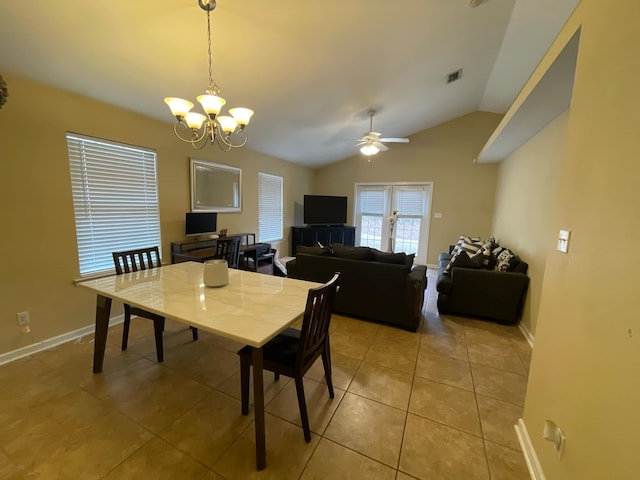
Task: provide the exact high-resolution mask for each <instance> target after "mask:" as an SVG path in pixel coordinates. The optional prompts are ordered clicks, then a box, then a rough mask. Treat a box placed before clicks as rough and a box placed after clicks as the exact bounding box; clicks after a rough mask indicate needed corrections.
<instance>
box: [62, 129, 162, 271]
mask: <svg viewBox="0 0 640 480" xmlns="http://www.w3.org/2000/svg"><path fill="white" fill-rule="evenodd" d="M67 149H68V153H69V168H70V172H71V189H72V194H73V208H74V214H75V221H76V239H77V242H78V260H79V264H80V275H81V276H83V275H88V274H92V273H97V272H102V271H106V270H112V269H113V268H114V267H113V257H112V256H111V253H112V252H116V251H120V250H131V249H135V248H144V247H150V246H154V245H157V246H158V247H160V244H161V241H160V210H159V206H158V182H157V172H156V153H155V151H153V150H149V149H145V148H141V147H135V146H130V145H124V144H119V143H115V142H110V141H107V140H100V139H97V138H91V137H85V136H81V135H77V134H70V133H68V134H67Z"/></svg>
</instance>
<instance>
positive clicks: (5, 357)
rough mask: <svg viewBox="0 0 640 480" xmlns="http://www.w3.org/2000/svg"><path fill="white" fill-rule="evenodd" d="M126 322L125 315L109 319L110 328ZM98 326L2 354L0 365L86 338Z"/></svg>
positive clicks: (83, 328)
mask: <svg viewBox="0 0 640 480" xmlns="http://www.w3.org/2000/svg"><path fill="white" fill-rule="evenodd" d="M123 321H124V315H122V314H121V315H118V316H116V317H113V318H110V319H109V326H110V327H111V326H113V325H117V324H119V323H122V322H123ZM95 329H96V326H95V324H93V325H87V326H86V327H82V328H79V329H77V330H73V331H71V332H67V333H63V334H62V335H58V336H57V337H53V338H48V339H46V340H43V341H41V342H38V343H33V344H31V345H27V346H26V347H22V348H19V349H17V350H12V351H11V352H7V353H2V354H0V365H4V364H5V363H9V362H14V361H16V360H19V359H21V358H24V357H28V356H29V355H33V354H34V353H38V352H42V351H43V350H48V349H50V348H53V347H57V346H58V345H62V344H63V343H67V342H70V341H71V340H75V339H76V338H81V337H84V336H85V335H88V334H90V333H93V332H95Z"/></svg>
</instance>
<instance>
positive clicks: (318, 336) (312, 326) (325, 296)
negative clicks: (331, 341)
mask: <svg viewBox="0 0 640 480" xmlns="http://www.w3.org/2000/svg"><path fill="white" fill-rule="evenodd" d="M339 278H340V273H336V274H335V275H334V276H333V278H331V280H329V281H328V282H327V283H325V284H324V285H322V286H320V287H317V288H312V289H310V290H309V294H308V295H307V306H306V308H305V310H304V319H303V320H302V328H301V330H300V344H299V350H298V354H297V359H296V362H298V366H303V365H304V364H305V363H307V362H309V361H311V362H313V361H314V360H315V358H317V356H318V352H319V351H321V349H322V348H323V347H324V344H325V342H326V341H327V336H328V335H329V322H330V321H331V312H332V310H333V299H334V298H335V296H336V292H337V291H338V279H339Z"/></svg>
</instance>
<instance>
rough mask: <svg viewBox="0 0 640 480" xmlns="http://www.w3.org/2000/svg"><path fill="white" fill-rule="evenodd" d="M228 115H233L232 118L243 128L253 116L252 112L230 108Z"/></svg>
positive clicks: (239, 108)
mask: <svg viewBox="0 0 640 480" xmlns="http://www.w3.org/2000/svg"><path fill="white" fill-rule="evenodd" d="M229 113H230V114H231V115H233V118H235V120H236V122H238V125H242V126H245V125H248V124H249V120H251V116H252V115H253V110H250V109H248V108H242V107H237V108H230V109H229Z"/></svg>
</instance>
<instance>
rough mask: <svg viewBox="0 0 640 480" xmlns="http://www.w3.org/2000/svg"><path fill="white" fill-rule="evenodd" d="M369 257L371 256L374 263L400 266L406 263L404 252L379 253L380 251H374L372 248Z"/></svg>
mask: <svg viewBox="0 0 640 480" xmlns="http://www.w3.org/2000/svg"><path fill="white" fill-rule="evenodd" d="M371 255H372V256H373V260H374V261H376V262H382V263H397V264H400V265H405V264H406V263H407V254H406V253H404V252H401V253H389V252H381V251H380V250H376V249H375V248H372V249H371ZM412 263H413V262H412Z"/></svg>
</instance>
